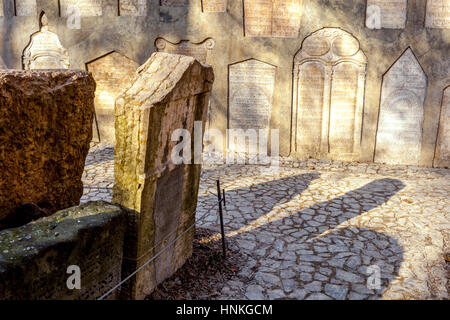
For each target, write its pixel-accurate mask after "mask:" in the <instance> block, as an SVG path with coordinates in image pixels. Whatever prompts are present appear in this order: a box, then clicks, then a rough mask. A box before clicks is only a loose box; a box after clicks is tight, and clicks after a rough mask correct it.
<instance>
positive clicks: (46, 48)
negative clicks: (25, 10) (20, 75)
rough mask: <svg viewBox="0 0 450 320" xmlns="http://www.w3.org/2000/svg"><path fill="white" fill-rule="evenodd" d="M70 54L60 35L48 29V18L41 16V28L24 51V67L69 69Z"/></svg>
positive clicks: (26, 68)
mask: <svg viewBox="0 0 450 320" xmlns="http://www.w3.org/2000/svg"><path fill="white" fill-rule="evenodd" d="M69 66H70V62H69V54H68V52H67V50H66V49H65V48H64V47H63V46H62V45H61V42H60V41H59V38H58V36H57V35H56V34H55V33H53V32H51V31H49V30H48V19H47V16H46V15H45V14H43V15H42V16H41V30H40V31H39V32H37V33H35V34H33V35H32V36H31V41H30V44H29V45H28V46H27V47H26V48H25V50H24V52H23V67H24V69H25V70H31V69H68V68H69Z"/></svg>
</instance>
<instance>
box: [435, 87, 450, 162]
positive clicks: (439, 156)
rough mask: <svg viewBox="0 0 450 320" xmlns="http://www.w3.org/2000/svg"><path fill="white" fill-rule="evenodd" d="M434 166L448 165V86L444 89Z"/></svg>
mask: <svg viewBox="0 0 450 320" xmlns="http://www.w3.org/2000/svg"><path fill="white" fill-rule="evenodd" d="M434 166H435V167H446V168H449V167H450V87H447V88H446V89H445V90H444V94H443V97H442V107H441V120H440V124H439V133H438V139H437V144H436V155H435V159H434Z"/></svg>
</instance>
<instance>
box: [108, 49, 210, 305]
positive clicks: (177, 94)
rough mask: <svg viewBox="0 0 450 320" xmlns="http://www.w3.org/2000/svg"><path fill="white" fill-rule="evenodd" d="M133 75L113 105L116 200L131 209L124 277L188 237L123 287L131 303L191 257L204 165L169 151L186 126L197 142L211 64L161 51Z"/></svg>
mask: <svg viewBox="0 0 450 320" xmlns="http://www.w3.org/2000/svg"><path fill="white" fill-rule="evenodd" d="M137 73H138V75H137V76H136V78H135V79H134V80H133V83H132V84H131V86H129V87H128V89H126V90H125V91H124V92H122V94H121V95H119V96H118V97H117V99H116V105H115V117H116V118H115V133H116V147H115V150H114V151H115V156H114V168H115V178H116V184H115V185H114V188H113V202H114V203H119V204H121V205H122V206H124V207H126V208H128V209H130V210H132V212H133V213H132V214H130V215H129V229H128V232H127V235H126V240H125V253H124V254H125V257H126V259H125V263H124V273H123V276H124V277H126V276H128V275H129V274H130V273H131V272H132V271H134V270H136V269H137V268H139V267H140V266H142V265H143V264H144V263H145V262H146V261H147V260H148V259H150V258H151V257H153V256H154V255H155V254H156V253H158V252H160V251H161V250H163V249H164V248H165V247H166V246H167V245H168V244H170V243H171V242H173V241H175V240H176V237H177V235H181V234H182V233H184V232H186V233H185V234H183V236H182V237H181V238H180V239H178V240H176V242H175V244H174V245H171V246H169V247H168V248H167V250H165V251H164V252H163V253H162V254H161V255H160V256H159V257H158V258H157V259H156V260H155V261H154V263H150V264H148V265H147V266H145V267H144V268H143V269H142V270H141V271H140V272H139V273H138V274H137V275H136V277H135V278H133V279H132V280H131V281H130V282H128V283H127V285H126V286H125V287H123V290H122V293H123V294H124V298H131V299H143V298H145V297H146V296H147V295H148V294H150V293H151V292H152V291H153V289H154V288H155V287H156V286H157V285H158V284H159V283H161V282H162V281H163V280H165V279H166V278H168V277H169V276H171V275H172V274H173V273H174V272H175V271H176V270H177V269H178V268H180V267H181V266H182V265H183V264H184V262H185V261H186V260H187V259H188V258H189V257H190V256H191V254H192V241H193V237H194V229H193V228H190V229H189V227H190V226H191V225H192V224H193V223H194V222H195V211H196V207H197V194H198V188H199V181H200V171H201V166H200V165H198V164H184V163H181V164H178V163H177V161H175V160H176V159H175V158H174V157H173V156H172V153H174V154H177V155H178V154H179V151H177V149H176V148H175V147H176V146H177V145H178V144H179V142H178V141H172V135H173V133H174V131H175V130H177V129H184V130H186V132H188V133H189V134H190V137H191V139H192V140H193V139H194V122H195V121H199V122H200V124H201V128H198V129H196V130H198V131H199V132H200V137H199V138H200V139H199V140H200V141H202V132H203V130H204V128H205V124H206V116H207V107H208V103H209V95H210V91H211V88H212V84H213V82H214V73H213V70H212V68H211V67H210V66H206V65H202V64H201V63H199V62H198V61H197V60H195V59H194V58H192V57H188V56H182V55H175V54H168V53H161V52H158V53H154V54H153V55H152V56H151V57H150V58H149V60H148V61H147V62H146V63H145V64H144V65H142V66H141V67H140V68H139V69H138V71H137ZM196 132H197V131H196ZM190 146H191V145H190V144H189V145H188V147H189V148H190ZM192 155H194V152H192ZM189 160H191V159H189ZM191 163H193V162H191Z"/></svg>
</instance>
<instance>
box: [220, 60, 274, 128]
mask: <svg viewBox="0 0 450 320" xmlns="http://www.w3.org/2000/svg"><path fill="white" fill-rule="evenodd" d="M276 69H277V68H276V67H275V66H273V65H271V64H268V63H265V62H262V61H258V60H255V59H251V60H247V61H243V62H238V63H235V64H232V65H230V66H229V99H228V100H229V113H228V119H229V128H230V129H244V130H247V129H256V130H258V129H269V128H270V118H271V114H272V105H273V95H274V88H275V74H276Z"/></svg>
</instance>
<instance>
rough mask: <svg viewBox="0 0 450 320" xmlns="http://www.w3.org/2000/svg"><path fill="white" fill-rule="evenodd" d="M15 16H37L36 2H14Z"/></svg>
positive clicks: (26, 0)
mask: <svg viewBox="0 0 450 320" xmlns="http://www.w3.org/2000/svg"><path fill="white" fill-rule="evenodd" d="M14 4H15V6H16V8H15V10H16V16H19V17H33V16H37V4H36V0H15V1H14Z"/></svg>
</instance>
